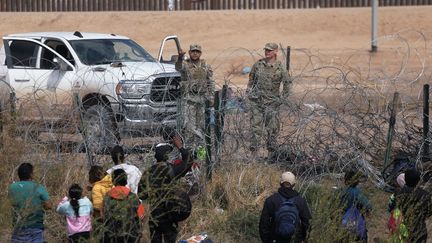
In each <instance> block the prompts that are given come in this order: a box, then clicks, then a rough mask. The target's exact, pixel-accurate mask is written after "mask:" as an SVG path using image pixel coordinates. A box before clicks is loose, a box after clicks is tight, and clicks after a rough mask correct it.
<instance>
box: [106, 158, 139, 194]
mask: <svg viewBox="0 0 432 243" xmlns="http://www.w3.org/2000/svg"><path fill="white" fill-rule="evenodd" d="M117 169H123V170H124V171H125V172H126V174H127V177H128V178H127V185H126V186H127V187H129V189H131V191H132V192H133V193H135V194H137V193H138V183H139V181H140V179H141V176H142V173H141V171H140V170H139V169H138V168H137V167H136V166H135V165H130V164H128V163H123V164H118V165H115V166H113V167H111V169H109V170H107V173H108V174H112V173H113V171H115V170H117Z"/></svg>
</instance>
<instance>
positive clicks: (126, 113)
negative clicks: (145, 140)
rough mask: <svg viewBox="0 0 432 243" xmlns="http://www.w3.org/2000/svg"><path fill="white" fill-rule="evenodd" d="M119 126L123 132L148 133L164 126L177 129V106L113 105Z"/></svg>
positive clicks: (171, 104)
mask: <svg viewBox="0 0 432 243" xmlns="http://www.w3.org/2000/svg"><path fill="white" fill-rule="evenodd" d="M112 108H113V111H114V113H115V114H116V118H117V125H118V127H119V129H120V130H122V131H136V132H141V131H142V132H147V131H149V130H154V129H158V128H160V127H162V126H170V127H175V126H176V124H177V104H176V103H174V102H170V103H168V104H167V103H165V104H139V103H113V104H112Z"/></svg>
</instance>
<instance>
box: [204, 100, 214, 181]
mask: <svg viewBox="0 0 432 243" xmlns="http://www.w3.org/2000/svg"><path fill="white" fill-rule="evenodd" d="M204 133H205V135H204V136H205V148H206V167H207V180H211V178H212V171H213V162H212V159H211V158H212V156H211V147H212V146H211V127H210V101H209V100H206V101H205V131H204Z"/></svg>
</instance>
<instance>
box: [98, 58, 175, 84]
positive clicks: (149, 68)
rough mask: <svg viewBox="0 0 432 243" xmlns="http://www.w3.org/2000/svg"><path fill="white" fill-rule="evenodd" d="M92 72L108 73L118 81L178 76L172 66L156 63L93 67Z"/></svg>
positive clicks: (125, 63) (127, 63) (126, 63)
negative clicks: (163, 75) (161, 75)
mask: <svg viewBox="0 0 432 243" xmlns="http://www.w3.org/2000/svg"><path fill="white" fill-rule="evenodd" d="M92 70H93V71H94V72H108V73H112V74H113V75H116V76H117V77H119V79H120V80H146V79H147V78H148V77H150V76H154V75H159V74H170V75H173V76H178V75H179V73H178V72H177V71H176V70H175V66H174V65H172V64H163V63H158V62H122V66H121V67H120V66H117V67H116V66H114V65H111V64H106V65H94V66H92Z"/></svg>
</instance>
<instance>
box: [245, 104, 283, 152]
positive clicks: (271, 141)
mask: <svg viewBox="0 0 432 243" xmlns="http://www.w3.org/2000/svg"><path fill="white" fill-rule="evenodd" d="M250 115H251V126H252V141H251V146H250V149H251V150H253V151H255V150H257V149H258V148H259V147H260V144H261V139H263V137H264V135H267V137H266V146H267V150H268V151H269V153H272V152H274V151H275V150H276V148H277V136H278V133H279V110H278V109H277V108H276V107H273V106H262V105H258V104H256V103H252V104H251V107H250Z"/></svg>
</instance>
